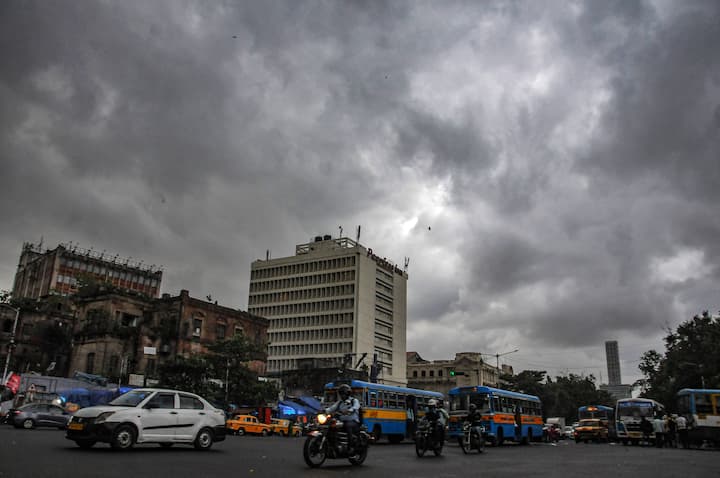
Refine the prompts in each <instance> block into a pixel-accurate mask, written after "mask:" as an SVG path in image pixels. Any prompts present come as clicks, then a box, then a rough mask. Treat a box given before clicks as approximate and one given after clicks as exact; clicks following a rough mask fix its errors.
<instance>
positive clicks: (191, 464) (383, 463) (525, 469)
mask: <svg viewBox="0 0 720 478" xmlns="http://www.w3.org/2000/svg"><path fill="white" fill-rule="evenodd" d="M304 440H305V439H304V438H282V437H278V436H270V437H255V436H228V437H227V439H226V440H225V441H224V442H221V443H216V444H215V445H214V446H213V448H212V449H211V450H210V451H208V452H198V451H196V450H194V449H193V448H192V447H189V446H174V447H172V448H168V449H165V448H161V447H159V446H157V445H142V446H136V447H135V448H133V449H132V450H130V451H128V452H117V451H114V450H112V449H110V447H109V446H107V445H102V444H98V445H96V446H95V447H94V448H92V449H90V450H82V449H80V448H78V447H77V446H76V445H75V443H73V442H71V441H69V440H66V439H65V434H64V432H62V431H59V430H51V429H47V430H45V429H36V430H18V429H14V428H12V427H10V426H6V425H3V426H0V478H31V477H48V478H51V477H52V478H59V477H60V478H62V477H73V478H79V477H97V476H102V477H107V478H110V477H118V478H119V477H122V478H141V477H153V478H181V477H193V478H201V477H219V476H252V477H258V478H261V477H278V476H283V475H286V476H340V475H342V476H345V475H352V476H358V477H360V476H367V477H370V476H372V477H375V478H382V477H397V478H401V477H433V478H434V477H447V478H452V477H468V476H478V475H484V476H512V477H519V476H522V477H527V476H544V477H548V476H562V477H584V478H587V477H594V476H612V477H632V478H642V477H651V476H652V477H675V476H676V477H683V478H691V477H711V476H720V452H719V451H705V450H680V449H657V448H651V447H633V446H622V445H614V444H610V445H607V444H575V443H574V442H572V441H569V440H565V441H561V442H560V443H559V444H558V445H556V446H555V445H551V444H546V443H537V444H532V445H530V446H519V445H506V446H503V447H500V448H486V449H485V452H484V453H483V454H481V455H478V454H476V453H475V454H470V455H464V454H463V453H462V451H461V450H460V448H459V447H458V446H457V445H456V444H454V443H448V444H447V446H446V447H445V448H444V450H443V454H442V456H440V457H435V456H433V455H432V454H431V455H430V456H427V455H426V456H425V457H423V458H418V457H417V456H416V455H415V451H414V447H413V444H412V443H410V442H405V443H401V444H399V445H390V444H388V443H386V442H383V443H379V444H376V445H373V446H372V447H371V448H370V452H369V454H368V458H367V461H366V462H365V464H364V465H362V466H360V467H353V466H351V465H350V464H349V463H348V462H347V461H346V460H328V461H326V462H325V465H323V467H322V468H319V469H310V468H308V467H307V466H306V465H305V463H304V461H303V458H302V445H303V443H304Z"/></svg>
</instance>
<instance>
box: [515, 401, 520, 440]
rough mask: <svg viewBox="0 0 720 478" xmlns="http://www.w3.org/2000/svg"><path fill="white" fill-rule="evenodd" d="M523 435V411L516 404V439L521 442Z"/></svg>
mask: <svg viewBox="0 0 720 478" xmlns="http://www.w3.org/2000/svg"><path fill="white" fill-rule="evenodd" d="M521 437H522V412H521V411H520V406H519V405H515V441H516V442H519V441H520V438H521Z"/></svg>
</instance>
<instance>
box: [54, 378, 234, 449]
mask: <svg viewBox="0 0 720 478" xmlns="http://www.w3.org/2000/svg"><path fill="white" fill-rule="evenodd" d="M225 433H226V432H225V414H224V412H223V411H222V410H220V409H218V408H215V407H214V406H212V405H211V404H210V403H209V402H208V401H207V400H205V399H204V398H202V397H199V396H198V395H195V394H192V393H188V392H182V391H178V390H167V389H157V388H138V389H134V390H131V391H129V392H127V393H125V394H123V395H121V396H119V397H118V398H116V399H115V400H113V401H111V402H110V403H108V404H107V405H98V406H94V407H87V408H81V409H80V410H78V411H77V412H75V414H74V415H73V417H72V419H71V420H70V422H68V425H67V434H66V438H67V439H69V440H73V441H74V442H75V443H77V445H78V446H79V447H80V448H90V447H92V446H93V445H95V443H97V442H104V443H109V444H110V446H112V447H113V448H115V449H121V450H122V449H128V448H131V447H132V446H133V445H134V444H135V443H159V444H160V445H161V446H163V447H170V446H172V445H174V444H175V443H182V444H186V445H194V446H195V448H197V449H198V450H208V449H209V448H210V447H212V445H213V443H214V442H218V441H223V440H224V439H225Z"/></svg>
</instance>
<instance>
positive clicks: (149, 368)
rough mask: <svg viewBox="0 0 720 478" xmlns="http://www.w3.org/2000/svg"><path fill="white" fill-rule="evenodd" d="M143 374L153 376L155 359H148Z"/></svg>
mask: <svg viewBox="0 0 720 478" xmlns="http://www.w3.org/2000/svg"><path fill="white" fill-rule="evenodd" d="M145 374H146V375H149V376H153V375H155V359H148V361H147V366H146V367H145Z"/></svg>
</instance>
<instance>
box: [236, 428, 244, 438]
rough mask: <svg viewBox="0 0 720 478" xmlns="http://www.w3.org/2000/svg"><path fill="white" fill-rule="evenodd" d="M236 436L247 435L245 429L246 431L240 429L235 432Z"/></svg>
mask: <svg viewBox="0 0 720 478" xmlns="http://www.w3.org/2000/svg"><path fill="white" fill-rule="evenodd" d="M235 434H236V435H240V436H242V435H244V434H245V429H244V428H238V429H237V432H235Z"/></svg>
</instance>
